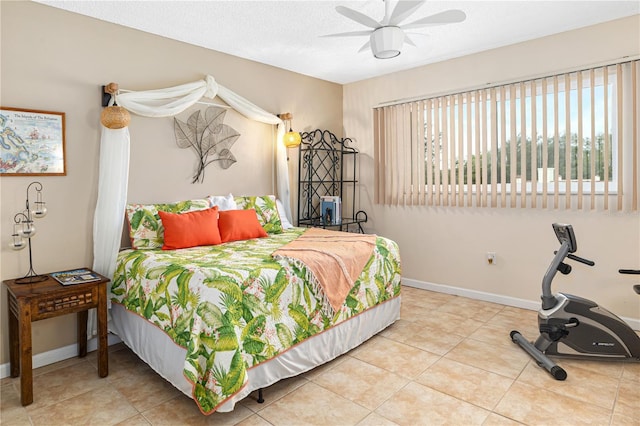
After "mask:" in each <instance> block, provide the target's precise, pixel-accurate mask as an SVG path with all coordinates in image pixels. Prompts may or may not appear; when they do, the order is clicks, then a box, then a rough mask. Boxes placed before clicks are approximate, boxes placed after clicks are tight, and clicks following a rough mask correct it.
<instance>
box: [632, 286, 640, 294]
mask: <svg viewBox="0 0 640 426" xmlns="http://www.w3.org/2000/svg"><path fill="white" fill-rule="evenodd" d="M633 290H634V291H635V292H636V293H638V294H640V284H636V285H634V286H633Z"/></svg>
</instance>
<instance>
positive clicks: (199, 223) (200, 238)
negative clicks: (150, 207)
mask: <svg viewBox="0 0 640 426" xmlns="http://www.w3.org/2000/svg"><path fill="white" fill-rule="evenodd" d="M158 214H159V215H160V220H161V221H162V225H163V226H164V245H163V246H162V250H174V249H180V248H188V247H196V246H211V245H216V244H220V243H221V242H222V240H221V239H220V231H219V230H218V207H214V208H211V209H207V210H198V211H195V212H187V213H167V212H163V211H158Z"/></svg>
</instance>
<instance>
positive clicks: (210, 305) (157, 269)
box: [111, 228, 400, 414]
mask: <svg viewBox="0 0 640 426" xmlns="http://www.w3.org/2000/svg"><path fill="white" fill-rule="evenodd" d="M304 231H305V230H304V229H303V228H294V229H291V230H288V231H285V232H284V233H282V234H272V235H270V236H269V237H268V238H260V239H252V240H246V241H236V242H232V243H226V244H221V245H217V246H203V247H194V248H189V249H181V250H169V251H163V250H159V249H153V250H124V251H122V252H120V254H119V256H118V263H117V267H116V272H115V274H114V279H113V284H112V288H111V298H112V299H111V300H112V302H115V303H120V304H122V305H123V306H124V307H125V308H126V309H128V310H130V311H132V312H135V313H137V314H138V315H140V316H142V317H144V318H146V319H147V320H148V321H150V322H152V323H153V324H155V325H156V326H158V327H159V328H160V329H162V330H164V332H165V333H167V334H168V335H169V336H170V337H171V338H172V339H173V340H174V341H175V342H176V343H177V344H178V345H180V346H182V347H184V348H185V349H186V351H187V354H186V359H185V362H184V375H185V377H186V378H187V379H188V380H189V381H190V382H191V383H192V384H193V398H194V400H195V401H196V402H197V404H198V406H199V407H200V410H201V411H202V412H203V413H204V414H210V413H212V412H214V411H215V410H216V407H218V406H219V405H220V404H222V403H223V402H224V401H225V400H227V399H228V398H230V397H231V396H233V395H234V394H235V393H237V392H238V391H239V390H240V389H242V388H243V387H244V385H245V384H246V382H247V370H248V369H249V368H251V367H253V366H255V365H257V364H260V363H262V362H265V361H267V360H269V359H271V358H273V357H275V356H277V355H278V354H280V353H282V352H284V351H285V350H287V349H288V348H290V347H292V346H294V345H296V344H297V343H299V342H302V341H303V340H305V339H307V338H309V337H311V336H313V335H314V334H317V333H319V332H321V331H323V330H326V329H328V328H330V327H332V326H334V325H336V324H338V323H340V322H342V321H344V320H346V319H348V318H350V317H353V316H354V315H357V314H359V313H361V312H363V311H365V310H367V309H368V308H370V307H373V306H374V305H377V304H380V303H382V302H384V301H386V300H389V299H392V298H394V297H396V296H398V295H399V294H400V257H399V251H398V246H397V245H396V243H395V242H393V241H391V240H388V239H386V238H383V237H377V239H376V247H375V249H374V252H373V255H372V256H371V258H370V259H369V261H368V263H367V264H366V266H365V268H364V270H363V271H362V274H361V275H360V277H359V279H358V280H357V281H356V283H355V285H354V287H353V288H352V290H351V292H350V293H349V295H348V297H347V300H346V301H345V304H344V305H343V306H342V308H341V309H340V310H339V311H337V312H333V311H330V312H328V311H327V309H323V299H324V298H323V297H322V294H318V290H317V289H315V288H313V287H314V286H313V285H312V284H310V280H308V279H307V278H308V274H309V272H308V271H307V270H306V268H305V267H304V265H300V264H297V265H296V264H295V263H294V262H288V261H287V260H286V259H280V260H275V259H273V257H272V256H271V254H272V253H273V252H274V251H275V250H276V249H278V248H279V247H281V246H283V245H285V244H287V243H288V242H290V241H292V240H294V239H295V238H297V237H298V236H299V235H301V234H302V233H303V232H304Z"/></svg>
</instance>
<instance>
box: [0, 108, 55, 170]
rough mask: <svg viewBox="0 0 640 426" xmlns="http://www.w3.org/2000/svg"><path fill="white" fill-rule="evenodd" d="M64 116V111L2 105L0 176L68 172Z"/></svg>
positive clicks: (0, 114)
mask: <svg viewBox="0 0 640 426" xmlns="http://www.w3.org/2000/svg"><path fill="white" fill-rule="evenodd" d="M64 118H65V114H64V112H52V111H38V110H30V109H20V108H10V107H0V175H2V176H64V175H66V174H67V171H66V164H65V134H64V131H65V128H64Z"/></svg>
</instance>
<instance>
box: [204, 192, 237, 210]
mask: <svg viewBox="0 0 640 426" xmlns="http://www.w3.org/2000/svg"><path fill="white" fill-rule="evenodd" d="M207 200H208V201H209V206H210V207H214V206H218V210H220V211H223V210H238V205H237V204H236V201H235V200H234V198H233V194H229V195H209V196H208V197H207Z"/></svg>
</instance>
